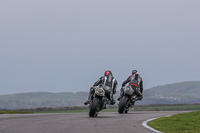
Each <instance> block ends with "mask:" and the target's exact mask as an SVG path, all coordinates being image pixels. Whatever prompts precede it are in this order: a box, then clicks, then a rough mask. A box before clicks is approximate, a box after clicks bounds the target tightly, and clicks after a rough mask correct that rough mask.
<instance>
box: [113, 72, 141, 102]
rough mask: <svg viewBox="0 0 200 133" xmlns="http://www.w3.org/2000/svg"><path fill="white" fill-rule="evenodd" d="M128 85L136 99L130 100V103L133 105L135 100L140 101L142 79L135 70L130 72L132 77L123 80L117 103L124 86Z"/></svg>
mask: <svg viewBox="0 0 200 133" xmlns="http://www.w3.org/2000/svg"><path fill="white" fill-rule="evenodd" d="M127 83H129V85H130V86H131V88H132V89H133V90H134V91H135V93H136V95H137V96H136V98H135V99H133V100H131V102H132V103H134V102H135V101H137V100H142V98H143V96H142V92H143V80H142V77H140V75H139V73H138V71H137V70H133V71H132V75H131V76H129V77H128V78H127V80H125V81H124V82H123V83H122V88H121V89H120V96H119V98H118V99H117V100H118V101H119V100H120V99H121V97H122V94H123V89H124V86H125V85H126V84H127Z"/></svg>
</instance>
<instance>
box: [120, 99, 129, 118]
mask: <svg viewBox="0 0 200 133" xmlns="http://www.w3.org/2000/svg"><path fill="white" fill-rule="evenodd" d="M127 101H128V97H127V96H123V97H122V98H121V99H120V101H119V107H118V112H119V113H120V114H122V113H124V111H125V107H126V105H127ZM126 113H127V112H126Z"/></svg>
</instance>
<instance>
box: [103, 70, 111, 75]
mask: <svg viewBox="0 0 200 133" xmlns="http://www.w3.org/2000/svg"><path fill="white" fill-rule="evenodd" d="M107 75H112V72H111V71H110V70H107V71H105V73H104V76H107Z"/></svg>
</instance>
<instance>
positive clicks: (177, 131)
mask: <svg viewBox="0 0 200 133" xmlns="http://www.w3.org/2000/svg"><path fill="white" fill-rule="evenodd" d="M149 126H151V127H153V128H155V129H157V130H160V131H162V132H166V133H200V111H194V112H190V113H182V114H176V115H173V116H170V117H162V118H158V119H156V120H153V121H151V122H150V123H149Z"/></svg>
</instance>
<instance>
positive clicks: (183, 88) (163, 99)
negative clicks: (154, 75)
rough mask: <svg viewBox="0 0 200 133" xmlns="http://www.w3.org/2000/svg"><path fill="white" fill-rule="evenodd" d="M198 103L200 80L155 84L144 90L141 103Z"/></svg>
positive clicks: (199, 101)
mask: <svg viewBox="0 0 200 133" xmlns="http://www.w3.org/2000/svg"><path fill="white" fill-rule="evenodd" d="M155 103H161V104H179V103H183V104H184V103H200V81H188V82H181V83H174V84H168V85H162V86H156V87H153V88H151V89H147V90H145V91H144V100H143V101H142V102H141V104H155Z"/></svg>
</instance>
